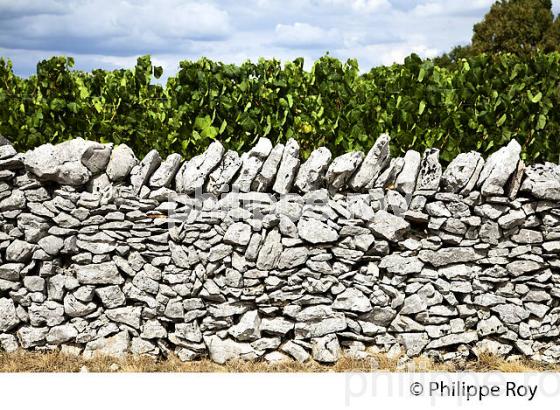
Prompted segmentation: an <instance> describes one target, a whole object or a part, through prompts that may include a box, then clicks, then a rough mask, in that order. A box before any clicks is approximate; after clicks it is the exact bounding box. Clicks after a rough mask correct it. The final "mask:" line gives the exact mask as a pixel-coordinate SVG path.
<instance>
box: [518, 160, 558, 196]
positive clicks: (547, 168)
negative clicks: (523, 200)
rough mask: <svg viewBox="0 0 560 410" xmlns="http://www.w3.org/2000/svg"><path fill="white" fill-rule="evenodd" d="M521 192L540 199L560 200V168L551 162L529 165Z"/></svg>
mask: <svg viewBox="0 0 560 410" xmlns="http://www.w3.org/2000/svg"><path fill="white" fill-rule="evenodd" d="M520 190H521V192H527V193H530V194H531V195H533V196H534V197H535V198H538V199H544V200H550V201H558V200H560V167H559V166H558V165H556V164H553V163H550V162H545V163H544V164H533V165H529V166H528V167H527V168H526V169H525V179H524V180H523V182H522V183H521V188H520Z"/></svg>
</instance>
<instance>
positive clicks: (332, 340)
mask: <svg viewBox="0 0 560 410" xmlns="http://www.w3.org/2000/svg"><path fill="white" fill-rule="evenodd" d="M311 354H312V356H313V359H315V360H316V361H318V362H320V363H335V362H336V361H337V360H338V359H339V358H340V356H341V349H340V343H339V342H338V338H337V337H336V335H333V334H330V335H326V336H323V337H317V338H313V339H311Z"/></svg>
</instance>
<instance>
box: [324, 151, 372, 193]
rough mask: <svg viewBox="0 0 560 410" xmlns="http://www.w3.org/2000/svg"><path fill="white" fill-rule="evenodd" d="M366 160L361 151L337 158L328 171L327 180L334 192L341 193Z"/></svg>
mask: <svg viewBox="0 0 560 410" xmlns="http://www.w3.org/2000/svg"><path fill="white" fill-rule="evenodd" d="M363 159H364V153H363V152H361V151H355V152H348V153H346V154H343V155H341V156H339V157H336V158H335V159H334V160H333V162H331V165H330V166H329V168H328V169H327V175H326V176H325V180H326V182H327V185H328V187H329V190H330V191H332V192H336V191H340V190H341V189H342V188H344V187H345V186H346V183H347V181H348V180H349V179H350V177H351V176H352V175H353V174H354V172H355V171H356V169H358V167H359V166H360V164H361V163H362V161H363Z"/></svg>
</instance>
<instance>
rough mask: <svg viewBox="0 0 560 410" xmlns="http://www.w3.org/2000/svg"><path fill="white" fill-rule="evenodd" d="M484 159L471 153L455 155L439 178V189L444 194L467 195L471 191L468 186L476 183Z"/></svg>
mask: <svg viewBox="0 0 560 410" xmlns="http://www.w3.org/2000/svg"><path fill="white" fill-rule="evenodd" d="M483 166H484V159H483V158H482V156H481V155H480V154H479V153H478V152H476V151H471V152H468V153H462V154H459V155H457V156H456V157H455V158H454V159H453V161H451V163H450V164H449V165H448V166H447V168H446V169H445V172H444V173H443V175H442V177H441V188H442V190H443V191H446V192H453V193H463V194H469V193H470V191H471V190H472V188H473V187H472V186H471V187H470V189H469V188H468V187H469V185H471V184H470V183H471V181H474V182H472V184H475V183H476V181H478V177H479V175H480V172H481V171H482V167H483Z"/></svg>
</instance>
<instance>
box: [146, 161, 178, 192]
mask: <svg viewBox="0 0 560 410" xmlns="http://www.w3.org/2000/svg"><path fill="white" fill-rule="evenodd" d="M182 159H183V158H182V157H181V155H179V154H171V155H169V156H168V157H167V158H166V159H165V161H163V162H162V164H161V165H160V166H159V168H158V169H157V170H156V172H154V174H153V175H152V177H151V178H150V184H149V185H150V186H151V187H154V188H161V187H168V186H170V185H171V183H172V182H173V179H174V178H175V175H176V174H177V171H178V170H179V167H180V166H181V160H182Z"/></svg>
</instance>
